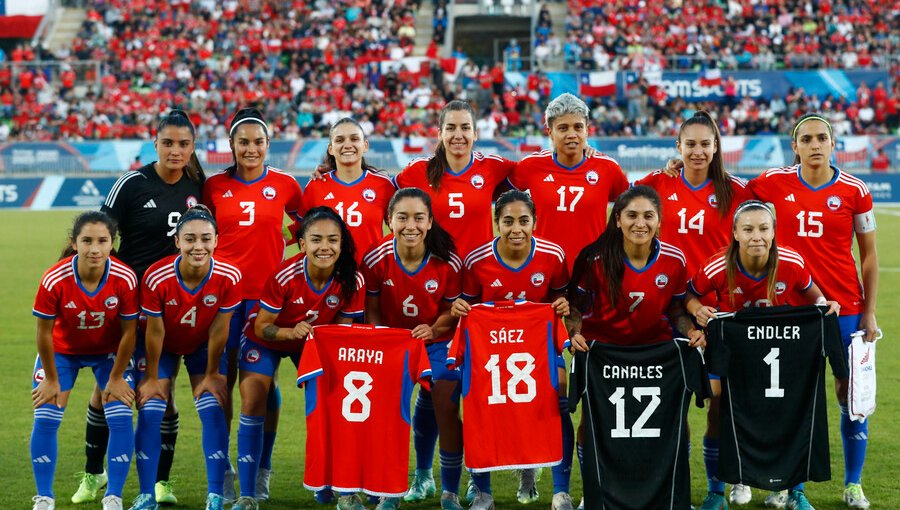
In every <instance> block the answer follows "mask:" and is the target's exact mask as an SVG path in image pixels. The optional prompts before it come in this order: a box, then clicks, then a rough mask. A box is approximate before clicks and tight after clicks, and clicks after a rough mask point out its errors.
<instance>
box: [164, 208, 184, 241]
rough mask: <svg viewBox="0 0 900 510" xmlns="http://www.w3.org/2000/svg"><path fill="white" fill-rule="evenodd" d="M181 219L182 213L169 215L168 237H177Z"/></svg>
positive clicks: (176, 212) (173, 212)
mask: <svg viewBox="0 0 900 510" xmlns="http://www.w3.org/2000/svg"><path fill="white" fill-rule="evenodd" d="M180 219H181V213H180V212H178V211H172V212H170V213H169V220H168V224H169V231H168V232H166V237H172V236H174V235H175V231H176V230H178V220H180Z"/></svg>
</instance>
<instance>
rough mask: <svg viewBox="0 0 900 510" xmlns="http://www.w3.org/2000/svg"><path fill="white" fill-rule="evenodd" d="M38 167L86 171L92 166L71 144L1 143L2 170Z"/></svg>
mask: <svg viewBox="0 0 900 510" xmlns="http://www.w3.org/2000/svg"><path fill="white" fill-rule="evenodd" d="M105 144H106V145H110V144H111V143H110V142H106V143H105ZM95 145H101V143H97V144H95ZM38 169H40V170H53V171H59V170H63V171H69V172H86V171H88V170H90V169H91V168H90V166H89V165H88V161H87V159H86V158H85V157H84V156H83V155H82V154H81V152H80V151H79V150H78V149H76V148H75V147H73V146H71V145H69V144H65V143H52V142H47V143H33V142H13V143H8V144H4V145H0V171H3V172H9V173H16V172H32V171H34V170H38Z"/></svg>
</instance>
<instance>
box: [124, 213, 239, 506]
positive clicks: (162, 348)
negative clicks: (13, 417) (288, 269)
mask: <svg viewBox="0 0 900 510" xmlns="http://www.w3.org/2000/svg"><path fill="white" fill-rule="evenodd" d="M217 241H218V233H217V229H216V222H215V220H214V219H213V217H212V214H211V213H210V211H209V209H207V208H206V207H205V206H202V205H197V206H195V207H192V208H191V209H189V210H188V211H187V212H186V213H185V214H184V216H182V217H181V219H180V220H179V221H178V225H177V226H176V227H175V245H176V246H177V248H178V250H179V252H180V253H179V254H178V255H172V256H169V257H166V258H164V259H162V260H160V261H159V262H157V263H155V264H153V265H152V266H150V268H149V269H148V270H147V273H146V276H145V278H144V281H143V284H142V289H141V311H142V312H143V314H144V315H146V316H147V332H146V334H145V339H144V348H143V349H141V348H139V349H138V353H137V355H136V356H135V358H136V359H137V360H138V361H137V367H138V370H141V369H143V374H138V375H139V376H142V377H141V381H140V382H139V384H138V404H139V406H140V410H139V411H138V427H137V433H136V436H135V451H136V452H137V454H136V463H137V471H138V478H139V481H140V494H139V495H138V497H137V498H136V499H135V501H134V504H133V505H132V507H131V509H132V510H155V509H156V508H157V501H156V498H155V493H154V492H155V491H154V490H153V488H154V482H155V481H156V470H157V463H158V462H159V454H160V450H161V447H162V444H161V438H160V423H161V421H162V417H163V412H164V411H165V408H166V400H167V398H168V397H169V395H170V394H171V391H172V390H173V388H172V375H173V374H174V373H175V370H176V369H177V367H178V362H179V361H181V358H182V357H184V365H185V367H186V368H187V371H188V374H189V376H190V380H191V388H192V389H193V392H194V398H195V401H194V404H195V405H196V407H197V412H198V413H199V415H200V422H201V424H202V429H203V454H204V457H205V459H206V480H207V498H206V508H207V510H221V509H222V508H223V505H224V498H223V497H222V487H223V482H224V477H225V469H226V465H227V461H226V457H225V452H226V451H227V450H228V433H227V431H226V428H225V413H224V412H223V410H222V404H221V403H222V402H224V400H225V370H226V366H225V365H226V364H225V363H224V362H220V359H221V358H222V357H223V354H224V352H225V342H226V341H227V339H228V324H229V322H230V321H231V314H232V312H233V311H234V309H235V308H237V306H238V305H239V304H240V302H241V286H240V281H241V273H240V271H238V269H237V268H236V267H234V266H232V265H231V264H229V263H228V262H227V261H224V260H222V259H220V258H213V251H214V250H215V248H216V242H217Z"/></svg>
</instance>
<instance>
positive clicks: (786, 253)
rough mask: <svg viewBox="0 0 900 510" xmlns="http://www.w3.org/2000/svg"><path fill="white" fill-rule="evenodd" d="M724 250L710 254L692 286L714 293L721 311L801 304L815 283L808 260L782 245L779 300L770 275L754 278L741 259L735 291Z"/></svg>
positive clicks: (703, 292)
mask: <svg viewBox="0 0 900 510" xmlns="http://www.w3.org/2000/svg"><path fill="white" fill-rule="evenodd" d="M725 260H726V256H725V253H724V252H720V253H719V254H717V255H715V256H713V257H710V259H709V260H708V261H707V262H706V265H704V266H703V268H702V269H700V271H698V272H697V274H695V275H694V276H693V278H691V281H690V283H689V285H688V288H689V289H690V291H691V292H693V293H694V294H696V295H698V296H703V295H706V294H709V293H714V294H715V296H716V308H717V309H718V310H719V311H720V312H735V311H737V310H740V309H741V308H751V307H754V306H779V305H785V304H800V302H801V301H802V298H801V297H800V295H801V294H802V293H803V292H804V291H806V289H808V288H810V287H811V286H812V283H813V282H812V277H811V276H810V275H809V271H807V270H806V262H805V261H804V260H803V257H801V256H800V254H799V253H797V252H795V251H794V250H791V249H790V248H784V247H781V246H779V247H778V271H777V278H778V280H777V281H776V282H775V302H774V303H773V302H772V301H770V300H769V278H768V275H763V276H761V277H759V278H754V277H753V276H750V275H749V274H747V271H746V270H745V269H744V267H743V266H742V265H741V262H740V260H738V262H737V270H736V271H735V272H734V293H733V295H732V292H730V291H729V290H728V274H727V272H726V271H725Z"/></svg>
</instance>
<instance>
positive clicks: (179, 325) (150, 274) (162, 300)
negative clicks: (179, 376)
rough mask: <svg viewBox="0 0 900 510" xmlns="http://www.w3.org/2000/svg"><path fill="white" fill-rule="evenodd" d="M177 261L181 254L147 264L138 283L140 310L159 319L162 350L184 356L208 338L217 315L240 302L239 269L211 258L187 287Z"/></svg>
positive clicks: (228, 310)
mask: <svg viewBox="0 0 900 510" xmlns="http://www.w3.org/2000/svg"><path fill="white" fill-rule="evenodd" d="M180 262H181V255H173V256H171V257H166V258H164V259H162V260H160V261H159V262H157V263H156V264H153V265H152V266H150V269H148V270H147V273H146V274H145V275H144V282H143V284H142V286H141V311H142V312H143V313H144V314H145V315H148V316H151V317H162V318H163V325H164V326H165V337H164V339H163V350H164V351H166V352H170V353H173V354H180V355H185V354H191V353H192V352H194V351H196V350H197V348H198V347H200V346H201V345H203V344H205V343H206V342H207V341H209V327H210V325H212V322H213V319H215V318H216V315H217V314H219V313H228V312H232V311H234V309H235V308H237V306H238V305H240V304H241V272H240V271H239V270H238V268H236V267H235V266H233V265H231V264H229V263H228V262H227V261H225V260H222V259H212V261H211V262H210V268H209V272H208V273H207V275H206V278H204V279H203V281H202V282H200V285H198V286H197V287H196V288H194V289H188V288H187V287H185V285H184V281H183V280H182V278H181V273H180V272H179V271H178V264H179V263H180Z"/></svg>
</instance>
